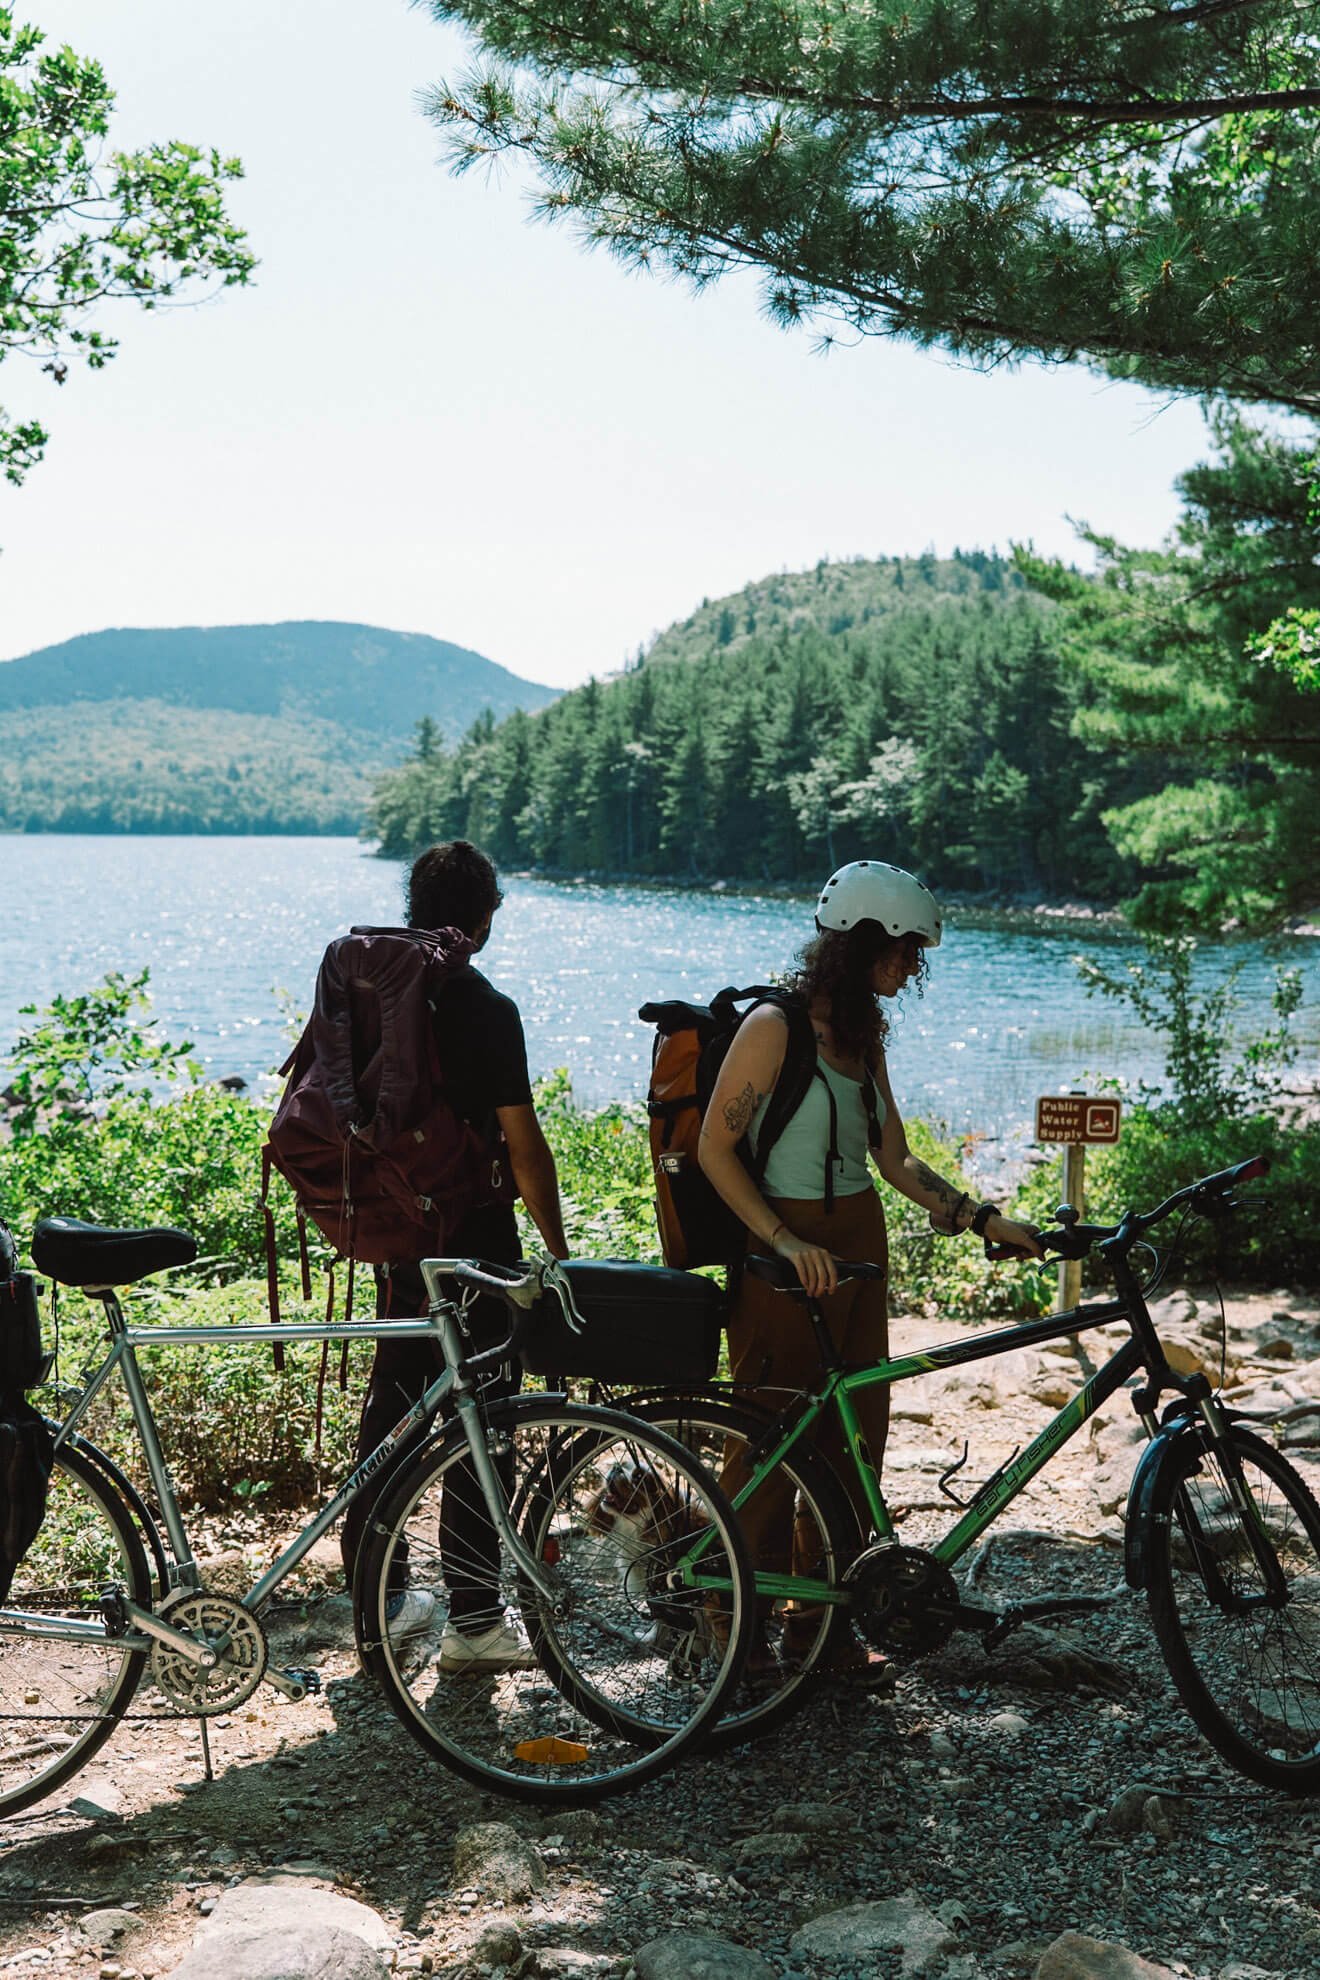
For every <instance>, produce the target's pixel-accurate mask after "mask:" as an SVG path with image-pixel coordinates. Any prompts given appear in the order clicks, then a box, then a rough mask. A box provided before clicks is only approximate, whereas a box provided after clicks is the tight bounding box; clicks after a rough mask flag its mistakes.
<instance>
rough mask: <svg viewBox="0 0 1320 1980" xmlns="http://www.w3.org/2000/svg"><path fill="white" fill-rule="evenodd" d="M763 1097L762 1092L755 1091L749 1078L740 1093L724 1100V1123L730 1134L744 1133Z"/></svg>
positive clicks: (740, 1134) (739, 1134)
mask: <svg viewBox="0 0 1320 1980" xmlns="http://www.w3.org/2000/svg"><path fill="white" fill-rule="evenodd" d="M764 1097H765V1096H764V1094H761V1093H758V1092H757V1091H756V1089H755V1088H754V1087H753V1085H752V1082H751V1080H750V1079H749V1080H748V1082H747V1084H746V1086H744V1088H743V1090H742V1092H741V1093H739V1094H738V1095H737V1096H736V1097H735V1098H734V1099H732V1100H726V1101H725V1103H724V1125H725V1127H726V1128H727V1129H728V1130H729V1133H730V1134H736V1135H738V1136H742V1135H744V1134H746V1132H747V1129H748V1126H749V1124H750V1122H751V1118H752V1115H753V1114H754V1113H755V1112H756V1110H757V1108H758V1107H759V1106H760V1104H761V1101H762V1100H763V1099H764Z"/></svg>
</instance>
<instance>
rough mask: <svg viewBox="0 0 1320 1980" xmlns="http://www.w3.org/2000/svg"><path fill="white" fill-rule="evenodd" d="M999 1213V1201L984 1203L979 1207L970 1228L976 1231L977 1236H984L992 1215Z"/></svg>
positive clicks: (995, 1215)
mask: <svg viewBox="0 0 1320 1980" xmlns="http://www.w3.org/2000/svg"><path fill="white" fill-rule="evenodd" d="M998 1215H999V1205H998V1204H997V1203H982V1204H981V1205H980V1206H979V1207H978V1209H977V1212H976V1215H975V1216H974V1217H973V1218H972V1222H971V1226H970V1228H971V1229H972V1230H973V1231H974V1232H975V1234H976V1236H977V1237H984V1236H985V1227H986V1225H987V1224H988V1223H989V1222H990V1219H991V1218H992V1217H997V1216H998Z"/></svg>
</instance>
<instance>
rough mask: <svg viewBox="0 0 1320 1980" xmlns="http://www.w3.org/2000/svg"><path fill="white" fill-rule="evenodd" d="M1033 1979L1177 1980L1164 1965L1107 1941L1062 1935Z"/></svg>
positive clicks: (1080, 1934) (1049, 1948)
mask: <svg viewBox="0 0 1320 1980" xmlns="http://www.w3.org/2000/svg"><path fill="white" fill-rule="evenodd" d="M1035 1980H1177V1976H1176V1975H1175V1974H1173V1973H1171V1972H1170V1970H1169V1968H1168V1967H1167V1966H1157V1965H1155V1963H1154V1961H1152V1960H1149V1959H1143V1958H1142V1956H1141V1954H1140V1953H1134V1952H1129V1951H1128V1948H1127V1947H1126V1946H1116V1945H1114V1944H1112V1943H1111V1942H1110V1941H1109V1940H1107V1939H1088V1938H1087V1936H1086V1934H1085V1933H1084V1932H1064V1933H1062V1934H1061V1935H1060V1937H1059V1938H1057V1939H1056V1940H1055V1941H1054V1943H1053V1945H1051V1946H1047V1947H1046V1948H1045V1951H1044V1952H1043V1953H1042V1954H1041V1957H1040V1964H1039V1965H1038V1966H1037V1968H1036V1975H1035Z"/></svg>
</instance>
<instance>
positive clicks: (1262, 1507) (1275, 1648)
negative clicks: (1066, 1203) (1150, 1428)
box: [1146, 1424, 1320, 1794]
mask: <svg viewBox="0 0 1320 1980" xmlns="http://www.w3.org/2000/svg"><path fill="white" fill-rule="evenodd" d="M1229 1439H1230V1443H1231V1446H1232V1451H1233V1456H1234V1458H1235V1459H1236V1461H1237V1463H1238V1464H1240V1465H1241V1467H1242V1471H1243V1475H1244V1478H1245V1482H1246V1484H1247V1486H1248V1488H1249V1490H1250V1491H1251V1494H1252V1497H1253V1499H1254V1500H1255V1503H1256V1506H1257V1508H1258V1510H1259V1512H1260V1515H1261V1518H1262V1520H1263V1522H1264V1526H1265V1530H1266V1532H1267V1534H1268V1536H1269V1539H1270V1541H1271V1543H1272V1545H1273V1547H1274V1549H1275V1552H1276V1554H1277V1555H1278V1559H1279V1563H1280V1566H1281V1567H1282V1569H1283V1571H1284V1575H1285V1577H1286V1579H1287V1583H1288V1596H1287V1601H1286V1603H1285V1605H1284V1606H1282V1607H1272V1606H1268V1605H1267V1603H1266V1600H1265V1597H1264V1595H1263V1592H1262V1591H1263V1589H1264V1576H1263V1573H1262V1570H1261V1568H1260V1565H1259V1563H1258V1561H1257V1559H1256V1556H1255V1553H1254V1552H1253V1550H1252V1546H1251V1542H1250V1539H1249V1537H1248V1535H1247V1532H1246V1528H1245V1526H1244V1524H1243V1519H1242V1515H1241V1514H1240V1513H1239V1511H1238V1509H1237V1507H1236V1506H1235V1505H1234V1503H1233V1501H1232V1499H1231V1497H1230V1495H1229V1490H1228V1483H1227V1479H1226V1476H1225V1471H1224V1466H1223V1463H1222V1461H1221V1460H1220V1458H1219V1457H1217V1455H1216V1453H1215V1452H1214V1451H1213V1450H1212V1449H1210V1448H1208V1437H1207V1436H1197V1435H1194V1434H1191V1433H1188V1434H1186V1435H1184V1436H1183V1437H1180V1438H1179V1439H1178V1440H1177V1441H1176V1442H1175V1443H1174V1444H1173V1446H1172V1447H1171V1449H1170V1453H1169V1456H1168V1458H1167V1459H1166V1461H1165V1464H1164V1467H1163V1470H1162V1472H1161V1475H1160V1477H1159V1478H1158V1479H1157V1481H1156V1484H1155V1488H1154V1490H1153V1493H1152V1496H1151V1541H1152V1545H1151V1562H1150V1569H1149V1572H1148V1575H1147V1584H1146V1587H1147V1599H1148V1601H1149V1605H1150V1614H1151V1621H1152V1623H1153V1625H1154V1629H1155V1635H1156V1637H1157V1639H1158V1641H1159V1646H1160V1650H1161V1652H1162V1654H1163V1657H1164V1661H1165V1663H1166V1665H1167V1666H1168V1670H1169V1675H1170V1676H1171V1678H1172V1679H1173V1682H1174V1685H1175V1687H1176V1689H1177V1692H1178V1695H1179V1697H1180V1698H1181V1699H1182V1702H1183V1704H1184V1705H1185V1706H1186V1708H1187V1711H1188V1712H1189V1713H1190V1715H1191V1717H1192V1719H1193V1720H1194V1721H1195V1723H1196V1725H1197V1726H1198V1727H1199V1728H1200V1730H1201V1731H1202V1733H1204V1735H1205V1737H1206V1739H1207V1740H1208V1741H1209V1742H1210V1744H1211V1746H1213V1747H1214V1748H1215V1750H1216V1752H1218V1753H1220V1754H1221V1755H1222V1756H1223V1758H1224V1759H1225V1760H1227V1761H1228V1762H1229V1764H1230V1766H1232V1767H1235V1768H1236V1769H1237V1770H1238V1772H1240V1773H1243V1774H1245V1775H1247V1776H1248V1778H1249V1779H1251V1780H1254V1781H1259V1782H1261V1783H1262V1784H1263V1785H1264V1786H1266V1787H1274V1788H1283V1789H1285V1790H1287V1791H1288V1792H1289V1793H1292V1794H1313V1793H1315V1792H1316V1791H1317V1790H1320V1505H1318V1504H1317V1503H1316V1500H1315V1498H1314V1497H1313V1496H1312V1493H1311V1491H1310V1488H1309V1487H1308V1486H1307V1485H1306V1484H1305V1482H1304V1481H1303V1479H1302V1478H1301V1477H1300V1476H1299V1475H1298V1473H1297V1472H1296V1470H1295V1469H1294V1468H1293V1466H1292V1465H1291V1464H1290V1463H1289V1462H1288V1460H1287V1458H1285V1457H1284V1456H1283V1455H1282V1453H1281V1452H1279V1451H1277V1450H1275V1449H1274V1447H1273V1445H1271V1444H1267V1443H1265V1442H1264V1441H1263V1440H1262V1439H1261V1438H1259V1437H1256V1436H1253V1435H1252V1434H1251V1432H1250V1431H1248V1430H1244V1429H1243V1428H1242V1427H1241V1426H1240V1425H1236V1424H1235V1425H1233V1426H1231V1428H1230V1430H1229ZM1253 1599H1255V1600H1256V1601H1257V1603H1258V1606H1254V1607H1242V1606H1239V1605H1241V1604H1243V1603H1250V1602H1251V1601H1252V1600H1253Z"/></svg>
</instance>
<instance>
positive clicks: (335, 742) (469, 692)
mask: <svg viewBox="0 0 1320 1980" xmlns="http://www.w3.org/2000/svg"><path fill="white" fill-rule="evenodd" d="M555 698H556V691H555V690H554V689H553V688H548V687H543V686H541V685H540V684H539V683H537V682H535V681H526V680H522V679H520V678H519V677H518V675H516V674H511V673H509V672H508V670H507V669H506V668H504V667H500V666H497V665H496V664H495V662H494V661H493V660H487V659H485V658H484V657H483V656H482V655H481V654H480V653H473V652H471V651H469V649H468V648H466V647H462V646H454V645H451V644H450V643H449V642H448V641H447V640H440V639H431V638H428V637H427V635H425V634H424V633H399V632H387V631H384V630H383V629H381V628H380V627H377V626H356V625H342V624H338V623H335V622H329V621H328V622H325V623H321V622H318V621H306V622H292V623H289V624H285V625H274V626H213V627H202V626H186V627H179V628H175V629H170V630H165V631H160V630H146V631H143V630H127V629H125V630H114V631H108V632H100V633H85V634H83V635H82V637H80V638H78V639H71V640H66V641H64V642H63V643H62V644H61V645H59V646H48V647H43V648H42V649H41V651H40V652H37V653H29V654H27V655H25V656H24V658H22V659H21V660H10V661H7V662H4V663H0V830H8V831H29V832H32V831H66V832H68V831H74V832H76V831H83V832H189V831H195V832H281V831H284V832H352V831H356V830H357V829H358V826H359V824H360V822H361V819H362V814H363V811H364V810H365V808H366V803H367V799H368V797H369V795H370V791H371V787H372V783H373V781H374V779H375V778H376V777H377V776H378V775H379V774H380V773H381V772H382V771H383V770H385V769H386V768H388V766H389V765H390V763H391V762H393V761H395V760H397V759H398V758H399V757H400V756H402V755H403V753H404V751H405V749H406V747H407V745H408V743H409V741H410V740H411V738H412V735H413V731H414V729H415V727H416V724H417V723H418V721H420V719H421V718H422V717H423V716H425V715H429V716H430V717H431V718H432V720H433V721H434V722H435V724H436V726H437V728H438V729H439V730H440V732H441V734H442V735H443V736H444V737H445V738H446V739H447V740H449V741H454V740H456V739H457V738H458V737H459V736H461V735H462V734H463V733H464V731H465V730H466V729H468V728H469V727H470V726H471V724H472V723H473V722H474V721H475V720H476V718H477V717H478V716H479V715H480V714H481V713H482V711H483V710H484V709H487V708H489V709H490V710H491V711H492V713H493V714H494V715H495V717H496V719H497V720H498V719H501V718H502V717H504V716H506V715H509V714H511V713H512V712H513V711H514V710H515V709H519V708H524V709H535V708H543V707H544V706H545V705H546V704H547V703H548V702H551V701H553V700H554V699H555Z"/></svg>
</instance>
